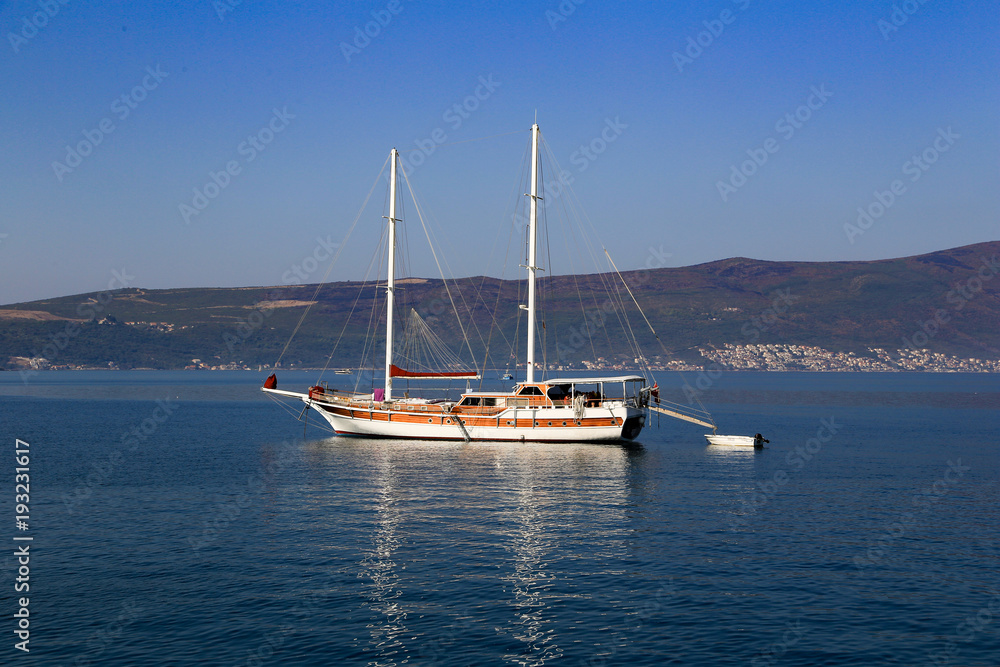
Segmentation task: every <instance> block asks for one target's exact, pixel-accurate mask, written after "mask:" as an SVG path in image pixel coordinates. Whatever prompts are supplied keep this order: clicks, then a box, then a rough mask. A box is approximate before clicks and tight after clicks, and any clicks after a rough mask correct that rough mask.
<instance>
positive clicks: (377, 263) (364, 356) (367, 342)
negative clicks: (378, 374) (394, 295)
mask: <svg viewBox="0 0 1000 667" xmlns="http://www.w3.org/2000/svg"><path fill="white" fill-rule="evenodd" d="M388 233H389V229H388V225H386V226H384V227H382V231H381V235H380V236H379V241H378V245H377V247H376V250H375V251H374V252H373V253H372V258H371V260H369V262H368V268H367V270H366V271H365V282H364V284H363V285H362V287H361V289H362V292H363V290H364V288H366V287H367V286H368V278H369V276H371V274H372V270H373V269H375V273H376V274H377V273H378V270H377V268H380V267H381V266H382V259H381V258H382V254H383V253H384V246H383V243H382V242H383V241H384V240H385V238H386V236H387V235H388ZM376 267H377V268H376ZM360 294H361V292H359V298H360ZM378 294H379V286H378V277H377V276H376V278H375V281H374V284H373V285H372V297H371V299H372V305H371V309H370V310H369V312H368V327H367V329H366V330H365V335H364V338H362V341H363V343H362V346H361V358H360V367H359V370H360V369H364V368H365V367H366V366H367V365H368V359H369V356H368V355H369V354H373V353H374V349H375V337H374V336H373V335H372V329H373V328H374V320H375V316H376V311H377V309H378V303H379V301H378ZM379 312H380V311H379ZM349 323H350V320H349V319H348V320H347V321H345V322H344V330H346V328H347V326H348V324H349ZM341 335H343V330H342V332H341ZM338 342H339V340H338ZM374 364H375V361H374V359H372V366H373V368H374ZM361 380H362V377H361V375H360V374H356V375H355V376H354V391H355V393H357V391H358V387H359V386H360V385H361ZM371 381H372V382H371V383H372V387H374V384H375V374H374V370H373V371H372V378H371Z"/></svg>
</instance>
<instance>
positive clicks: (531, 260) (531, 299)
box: [525, 123, 538, 382]
mask: <svg viewBox="0 0 1000 667" xmlns="http://www.w3.org/2000/svg"><path fill="white" fill-rule="evenodd" d="M529 197H531V200H530V204H529V206H530V209H529V210H530V213H529V217H528V267H527V268H528V369H527V370H528V373H527V378H526V380H525V381H526V382H534V381H535V272H536V271H537V270H538V267H537V266H536V265H535V256H536V250H537V240H538V239H537V238H536V236H537V235H536V233H535V226H536V224H537V216H538V123H535V124H534V125H532V126H531V194H530V195H529Z"/></svg>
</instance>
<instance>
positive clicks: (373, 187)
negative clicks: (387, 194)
mask: <svg viewBox="0 0 1000 667" xmlns="http://www.w3.org/2000/svg"><path fill="white" fill-rule="evenodd" d="M387 164H389V158H386V159H385V162H383V163H382V169H380V170H379V172H378V176H376V177H375V182H374V183H372V188H371V190H369V191H368V196H367V197H365V201H364V203H363V204H361V209H360V210H359V211H358V214H357V215H356V216H355V217H354V222H352V223H351V227H350V229H348V230H347V236H345V237H344V240H343V242H342V243H341V244H340V246H338V247H337V252H336V254H334V256H333V261H332V262H330V266H329V267H328V268H327V269H326V273H325V274H324V275H323V278H322V279H321V280H320V281H319V283H318V284H317V285H316V291H314V292H313V298H312V299H310V301H311V302H312V303H310V304H309V305H308V306H306V309H305V310H304V311H302V316H301V317H299V321H298V324H296V325H295V329H293V330H292V335H291V336H289V337H288V342H286V343H285V347H284V348H283V349H282V350H281V354H279V355H278V359H277V361H275V362H274V365H275V366H277V365H278V364H279V363H281V358H282V357H284V356H285V352H287V351H288V346H289V345H291V344H292V339H294V338H295V334H297V333H298V332H299V328H300V327H301V326H302V323H303V322H304V321H305V319H306V315H308V314H309V311H310V310H312V307H313V305H314V304H315V303H316V297H317V296H318V295H319V291H320V289H322V287H323V284H324V283H325V282H326V280H327V278H329V277H330V272H331V271H333V267H334V266H336V265H337V259H339V258H340V253H342V252H343V251H344V247H345V246H346V245H347V241H348V240H349V239H350V238H351V234H353V233H354V228H355V227H356V226H357V224H358V220H360V219H361V214H362V213H364V210H365V206H367V205H368V200H369V199H370V198H371V196H372V193H373V192H375V186H376V185H378V182H379V179H381V178H382V173H383V172H384V171H385V166H386V165H387ZM321 377H322V376H321Z"/></svg>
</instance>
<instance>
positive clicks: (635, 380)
mask: <svg viewBox="0 0 1000 667" xmlns="http://www.w3.org/2000/svg"><path fill="white" fill-rule="evenodd" d="M645 384H646V380H645V378H643V377H641V376H638V375H626V376H621V377H606V378H566V379H555V380H546V381H545V382H533V383H531V384H528V383H526V382H525V383H521V384H518V385H516V386H515V387H514V391H513V393H504V392H478V391H477V392H469V393H466V394H462V400H461V401H459V402H458V403H457V404H456V405H455V407H454V408H452V412H459V413H463V414H487V415H489V414H497V413H499V412H501V411H503V410H505V409H506V408H572V407H573V403H574V399H578V398H579V397H582V399H579V400H582V401H583V405H584V406H585V407H599V406H601V405H603V404H604V403H605V402H615V403H618V404H624V405H632V406H639V405H640V402H641V396H642V389H643V387H644V386H645Z"/></svg>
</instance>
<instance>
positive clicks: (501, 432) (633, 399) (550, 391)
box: [262, 124, 656, 442]
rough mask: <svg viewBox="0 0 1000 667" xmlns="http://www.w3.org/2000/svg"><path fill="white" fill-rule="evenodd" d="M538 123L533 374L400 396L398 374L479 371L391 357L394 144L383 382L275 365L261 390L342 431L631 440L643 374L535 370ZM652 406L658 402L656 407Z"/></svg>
mask: <svg viewBox="0 0 1000 667" xmlns="http://www.w3.org/2000/svg"><path fill="white" fill-rule="evenodd" d="M538 152H539V129H538V125H537V124H534V125H532V127H531V174H530V179H531V192H530V193H529V195H528V196H529V202H528V204H529V220H528V257H527V266H526V267H525V268H526V270H527V274H528V275H527V278H528V295H527V301H528V303H527V305H526V306H524V305H522V306H519V307H520V308H522V309H524V310H526V311H527V359H526V378H525V380H524V381H523V382H517V383H516V384H515V385H514V387H513V389H512V390H510V391H504V392H497V391H471V390H469V391H466V392H464V393H462V395H461V398H460V399H458V400H455V401H448V400H440V399H437V400H434V399H427V398H418V397H410V396H409V395H408V394H407V395H404V396H403V397H399V396H398V395H396V394H395V393H394V391H393V380H395V379H404V378H421V379H451V380H454V379H467V380H472V379H479V377H480V376H479V374H478V373H476V372H441V373H438V372H424V371H412V370H406V369H404V368H401V367H399V366H398V365H396V363H394V358H393V335H394V331H393V309H394V306H395V294H394V293H395V289H396V276H395V255H396V224H397V223H398V222H400V220H398V219H397V218H396V170H397V165H398V163H399V155H398V153H397V151H396V149H395V148H394V149H392V151H391V153H390V163H391V166H390V178H389V183H390V186H389V187H390V193H389V215H388V216H387V218H388V237H389V241H388V244H389V245H388V272H387V273H388V275H387V277H386V308H387V317H386V331H385V339H386V340H385V363H384V371H385V383H384V386H383V387H379V388H375V389H374V390H373V391H372V392H371V393H358V392H349V391H338V390H330V389H329V388H327V387H323V386H314V387H312V388H310V389H309V391H308V392H304V393H303V392H295V391H288V390H284V389H278V388H277V380H276V378H275V376H274V375H271V376H270V377H269V378H268V379H267V382H265V384H264V386H263V387H262V390H263V391H264V392H266V393H268V394H271V395H274V396H283V397H288V398H294V399H298V400H301V401H302V402H303V403H305V405H306V406H307V407H308V408H311V409H315V410H316V411H317V412H319V414H320V415H322V416H323V418H324V419H326V421H327V422H329V424H330V426H331V427H332V428H333V430H334V431H335V432H336V433H337V434H339V435H358V436H367V437H373V436H376V437H377V436H381V437H390V438H406V439H419V440H465V441H472V440H500V441H522V442H593V441H616V440H633V439H635V438H636V437H637V436H638V435H639V433H640V432H641V431H642V428H643V426H644V425H645V423H646V415H647V408H648V407H649V403H650V396H651V394H652V395H653V397H654V399H655V397H656V390H655V387H650V386H648V384H647V381H646V378H645V377H644V376H642V375H620V376H613V377H588V378H556V379H539V378H536V374H535V371H536V360H535V339H536V325H537V323H536V274H537V272H538V271H539V270H540V268H539V267H538V263H537V247H538V232H537V223H538V200H539V199H540V197H539V194H538V185H539V184H538V180H539V179H538V176H539V164H538V158H539V156H538ZM654 409H655V408H654Z"/></svg>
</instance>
